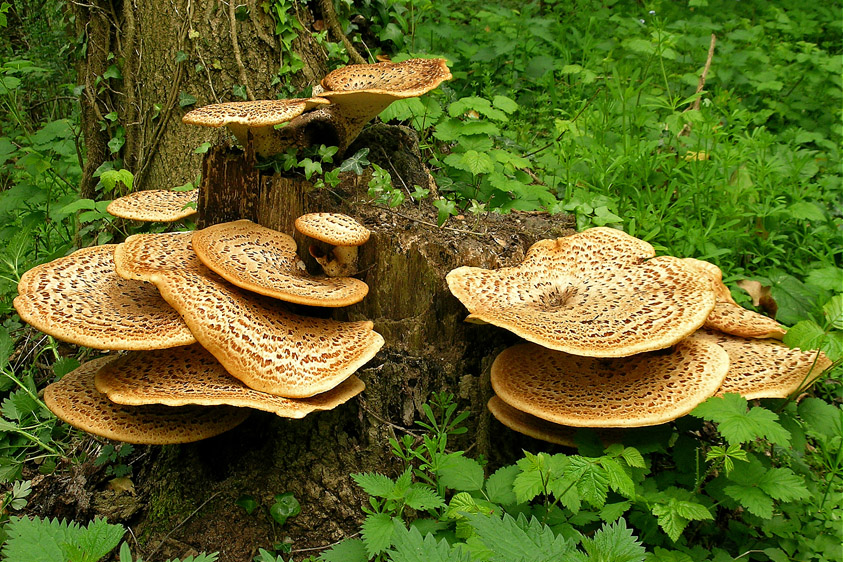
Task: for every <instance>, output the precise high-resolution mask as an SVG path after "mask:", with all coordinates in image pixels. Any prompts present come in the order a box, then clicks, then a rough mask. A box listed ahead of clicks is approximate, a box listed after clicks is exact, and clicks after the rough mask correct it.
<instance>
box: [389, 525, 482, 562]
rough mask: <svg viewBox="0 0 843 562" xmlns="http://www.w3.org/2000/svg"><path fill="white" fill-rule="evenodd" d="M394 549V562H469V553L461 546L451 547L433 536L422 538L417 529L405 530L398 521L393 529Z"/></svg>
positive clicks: (391, 557)
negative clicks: (463, 550)
mask: <svg viewBox="0 0 843 562" xmlns="http://www.w3.org/2000/svg"><path fill="white" fill-rule="evenodd" d="M392 536H393V543H394V548H393V549H391V550H390V551H389V559H390V560H391V561H392V562H468V561H469V560H470V557H469V555H468V553H463V552H462V550H461V549H460V547H459V546H457V547H453V548H452V547H451V545H449V544H448V541H446V540H445V539H442V540H439V541H437V540H436V538H435V537H434V536H433V535H430V534H429V535H427V536H425V537H422V534H421V533H420V532H419V530H418V529H416V528H415V527H410V528H409V529H407V528H405V527H404V525H403V524H402V523H401V522H400V521H399V520H396V521H395V523H394V529H393V533H392Z"/></svg>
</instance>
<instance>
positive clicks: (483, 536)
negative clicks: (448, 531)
mask: <svg viewBox="0 0 843 562" xmlns="http://www.w3.org/2000/svg"><path fill="white" fill-rule="evenodd" d="M467 517H468V520H469V523H470V524H471V526H472V527H474V530H475V531H476V532H477V536H478V540H479V541H480V542H481V543H482V544H484V545H485V546H486V547H487V548H488V549H489V550H490V551H491V552H492V553H493V555H492V558H491V561H492V562H539V561H541V562H545V561H548V560H567V558H566V557H568V556H571V555H573V554H575V552H576V549H575V547H574V545H573V543H572V542H570V541H568V540H567V539H565V538H564V537H562V536H561V535H560V536H557V535H556V534H555V533H554V532H553V531H552V530H551V528H550V527H548V526H547V525H543V524H542V523H540V522H539V521H538V520H537V519H535V518H531V519H530V520H529V521H528V520H527V519H526V517H524V515H523V514H522V515H519V516H518V519H517V520H516V519H513V517H512V516H511V515H509V514H508V513H505V514H504V516H503V518H502V519H498V518H497V517H490V516H484V515H468V516H467Z"/></svg>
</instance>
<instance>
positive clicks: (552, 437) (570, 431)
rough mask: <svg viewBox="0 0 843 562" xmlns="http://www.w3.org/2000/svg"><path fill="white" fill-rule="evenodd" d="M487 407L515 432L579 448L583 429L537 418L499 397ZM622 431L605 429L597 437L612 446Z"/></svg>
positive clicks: (496, 417) (490, 401)
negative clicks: (578, 438) (578, 441)
mask: <svg viewBox="0 0 843 562" xmlns="http://www.w3.org/2000/svg"><path fill="white" fill-rule="evenodd" d="M487 407H488V408H489V412H491V413H492V415H493V416H495V419H497V420H498V421H499V422H501V423H502V424H503V425H505V426H506V427H508V428H509V429H511V430H513V431H517V432H518V433H521V434H523V435H527V436H528V437H532V438H534V439H541V440H542V441H547V442H548V443H556V444H557V445H562V446H563V447H571V448H573V449H576V448H577V443H576V436H577V431H580V429H581V428H578V427H571V426H567V425H560V424H558V423H552V422H549V421H547V420H543V419H541V418H537V417H536V416H534V415H532V414H528V413H527V412H522V411H521V410H517V409H515V408H513V407H512V406H510V405H509V404H507V403H506V402H504V401H503V400H501V399H500V397H499V396H492V397H491V398H490V399H489V402H488V404H487ZM621 431H622V430H617V429H604V430H601V431H599V432H598V433H597V435H598V437H599V438H600V440H601V441H602V442H603V444H604V445H611V444H612V443H618V442H619V441H620V436H621V434H620V432H621Z"/></svg>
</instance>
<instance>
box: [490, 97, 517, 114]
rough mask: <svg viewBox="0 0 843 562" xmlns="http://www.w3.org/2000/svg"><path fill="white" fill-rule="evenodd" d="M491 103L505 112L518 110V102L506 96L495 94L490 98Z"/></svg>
mask: <svg viewBox="0 0 843 562" xmlns="http://www.w3.org/2000/svg"><path fill="white" fill-rule="evenodd" d="M492 105H494V106H495V107H497V108H498V109H500V110H501V111H503V112H505V113H515V112H516V111H517V110H518V103H517V102H516V101H515V100H513V99H511V98H508V97H506V96H495V97H494V98H492Z"/></svg>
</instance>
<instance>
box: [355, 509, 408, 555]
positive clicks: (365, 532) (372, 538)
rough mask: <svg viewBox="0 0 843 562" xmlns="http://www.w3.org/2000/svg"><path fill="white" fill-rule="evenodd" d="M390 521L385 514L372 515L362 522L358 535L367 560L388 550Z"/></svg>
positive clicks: (390, 538) (391, 528) (390, 533)
mask: <svg viewBox="0 0 843 562" xmlns="http://www.w3.org/2000/svg"><path fill="white" fill-rule="evenodd" d="M392 519H393V518H392V517H390V516H389V514H387V513H374V514H372V515H369V516H367V517H366V520H365V521H363V525H362V527H361V528H360V534H361V536H362V537H363V545H364V546H365V547H366V554H368V555H369V558H372V557H373V556H375V555H377V554H380V553H381V552H383V551H384V550H386V549H387V548H389V545H390V544H391V541H392V530H393V524H392ZM399 521H400V520H399Z"/></svg>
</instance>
